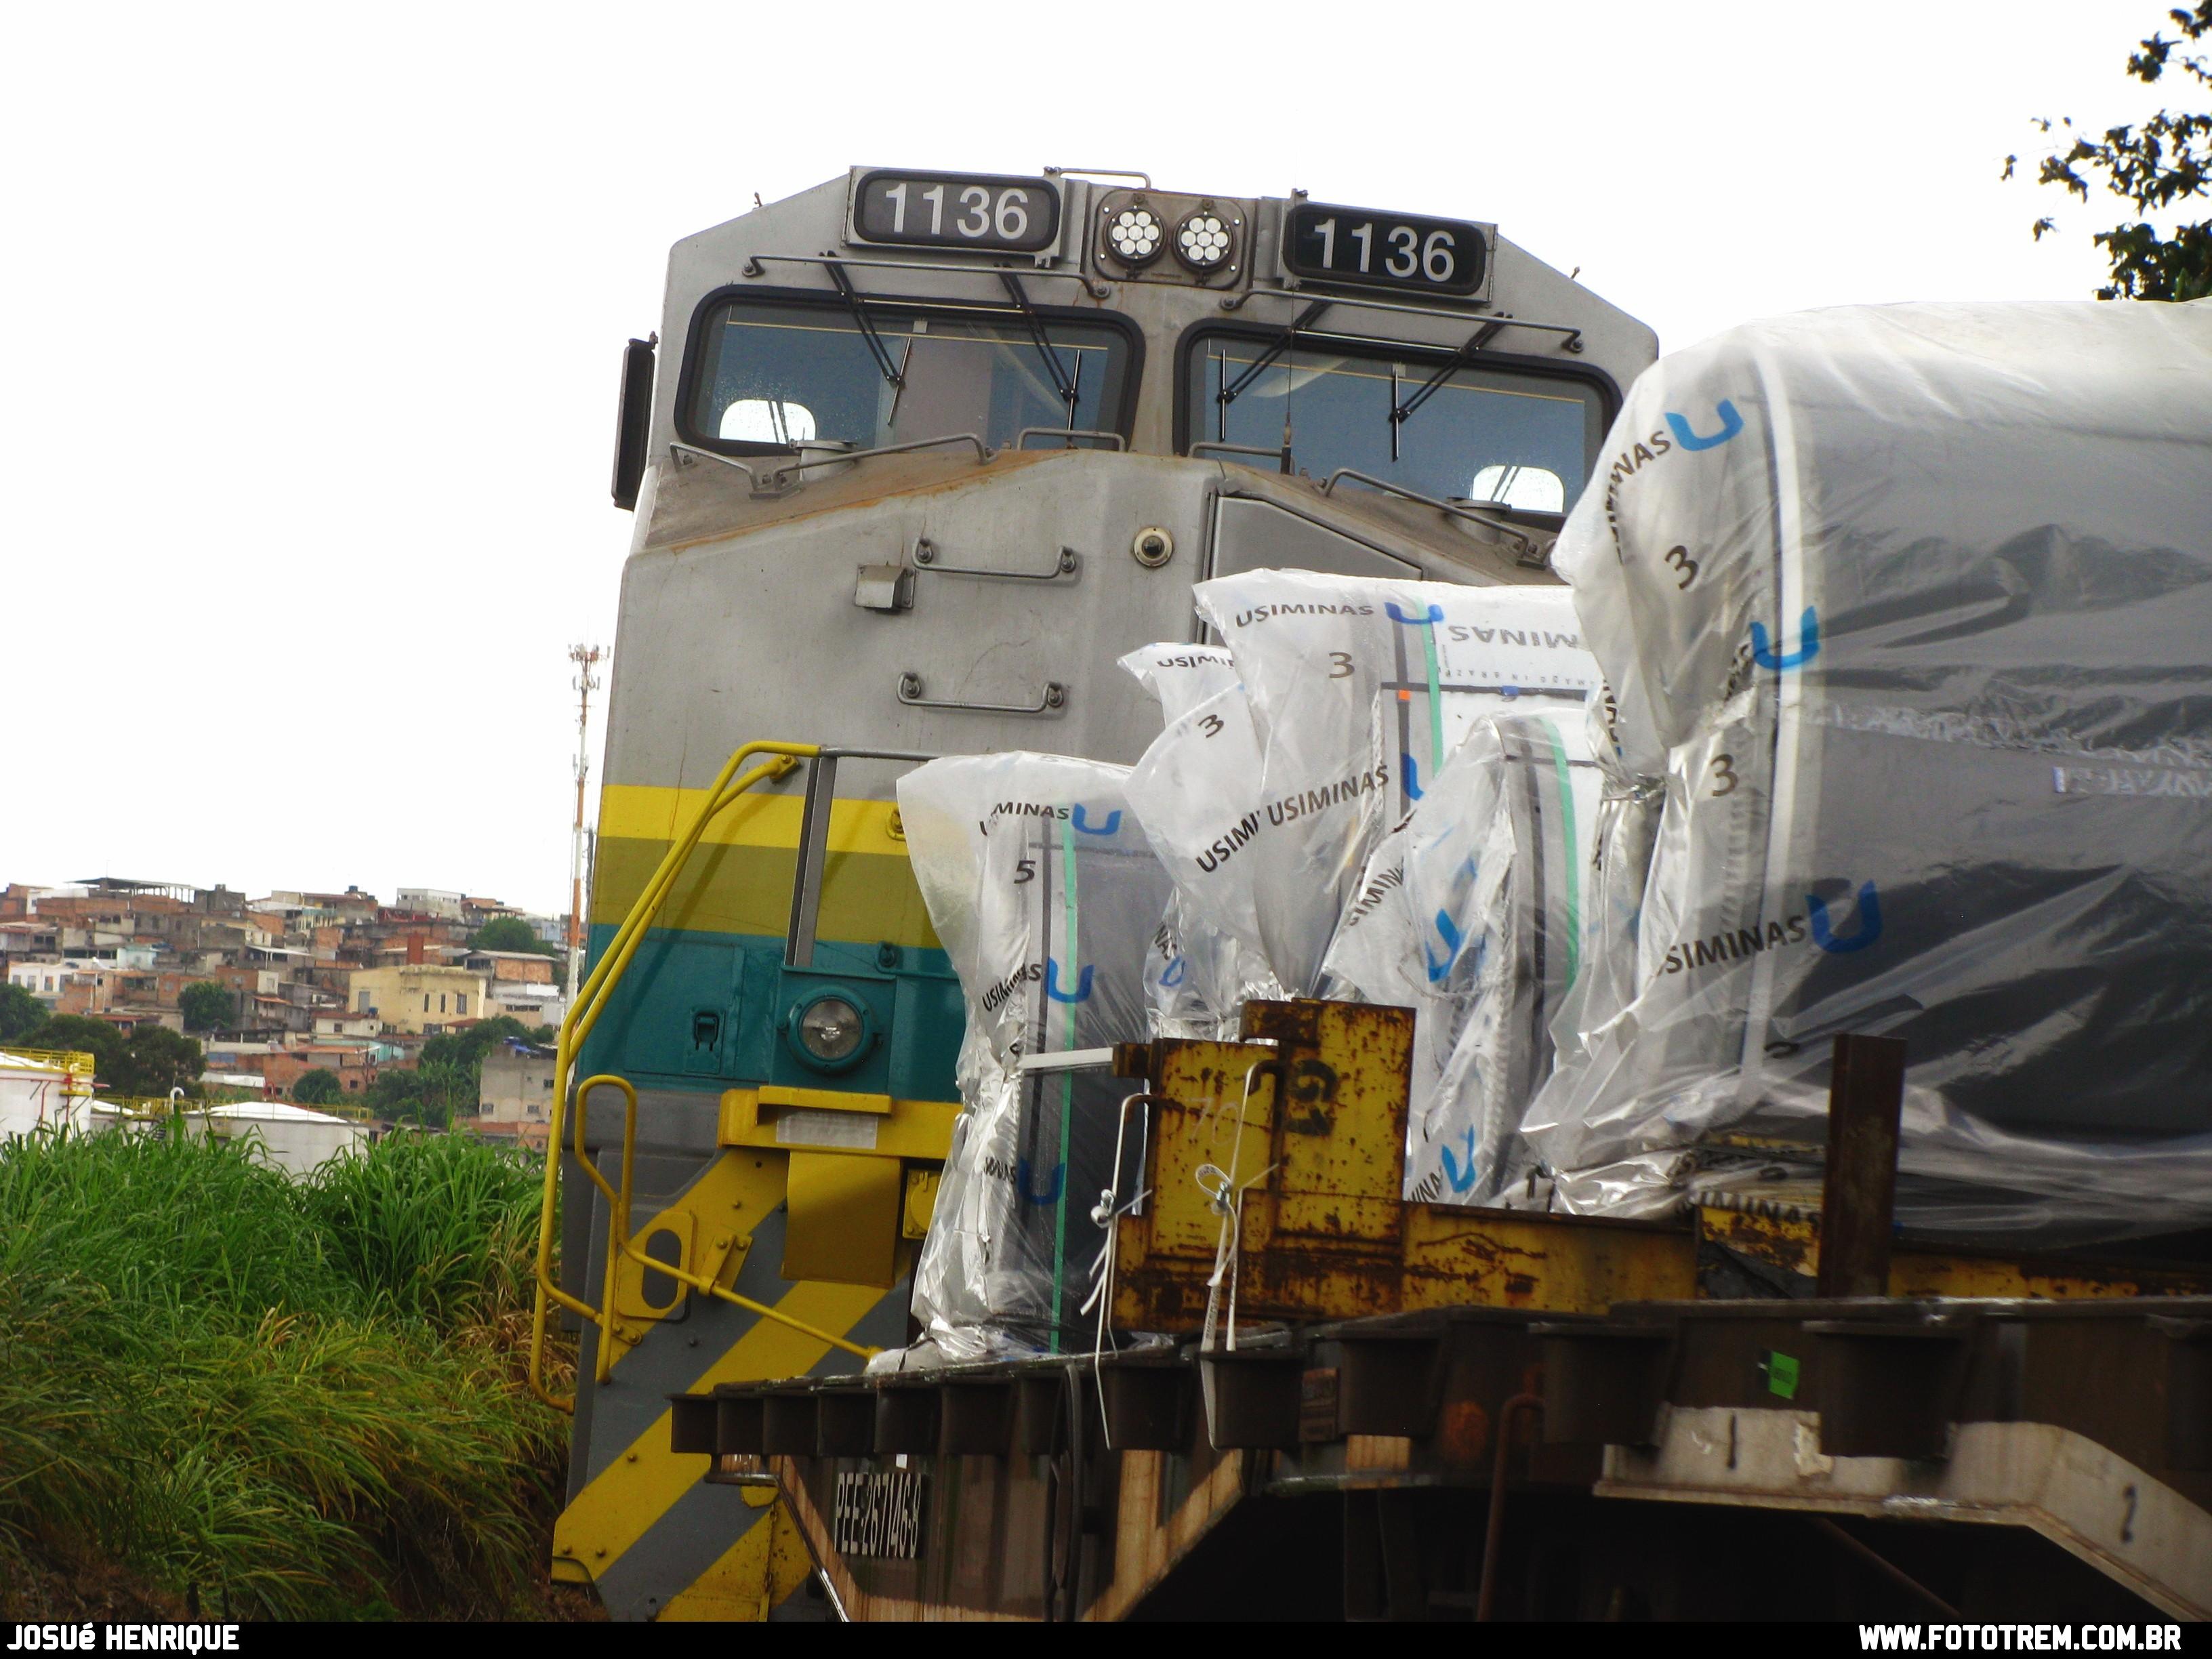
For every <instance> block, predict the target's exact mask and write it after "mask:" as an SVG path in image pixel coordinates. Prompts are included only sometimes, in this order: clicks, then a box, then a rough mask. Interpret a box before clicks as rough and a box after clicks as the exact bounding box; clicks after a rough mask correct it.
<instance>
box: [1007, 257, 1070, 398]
mask: <svg viewBox="0 0 2212 1659" xmlns="http://www.w3.org/2000/svg"><path fill="white" fill-rule="evenodd" d="M999 280H1000V282H1002V283H1005V284H1006V295H1007V297H1008V298H1010V299H1012V301H1013V302H1014V309H1015V310H1017V311H1018V312H1020V313H1021V314H1022V321H1023V322H1024V324H1025V325H1027V326H1028V328H1029V331H1030V343H1031V344H1032V345H1034V346H1036V349H1037V356H1040V357H1042V358H1043V359H1044V372H1045V373H1046V374H1049V375H1050V376H1052V386H1053V390H1054V391H1055V392H1059V393H1060V402H1062V403H1064V404H1066V405H1067V423H1068V425H1070V426H1073V425H1074V424H1075V404H1076V398H1077V397H1078V395H1079V394H1078V393H1077V392H1076V389H1075V382H1074V381H1073V380H1069V379H1068V378H1067V371H1066V369H1064V368H1061V367H1060V353H1059V352H1058V351H1057V350H1056V349H1054V346H1053V343H1052V340H1051V338H1050V337H1048V335H1047V334H1046V333H1045V331H1044V319H1043V318H1042V317H1040V316H1038V315H1037V314H1036V307H1034V306H1032V305H1031V304H1030V296H1029V290H1028V289H1024V287H1023V286H1022V279H1021V278H1020V277H1018V276H1015V275H1014V273H1013V272H1012V271H1011V270H1002V271H1000V273H999ZM1075 366H1076V368H1077V369H1078V370H1080V369H1081V368H1082V367H1083V356H1082V354H1081V353H1080V352H1079V353H1078V354H1077V355H1076V359H1075Z"/></svg>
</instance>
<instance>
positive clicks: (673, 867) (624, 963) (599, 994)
mask: <svg viewBox="0 0 2212 1659" xmlns="http://www.w3.org/2000/svg"><path fill="white" fill-rule="evenodd" d="M821 752H822V750H821V746H820V745H819V744H811V743H748V744H743V745H741V746H740V747H739V748H738V750H736V751H735V752H733V753H732V755H731V757H730V758H729V759H728V760H727V761H726V762H724V763H723V765H722V769H721V770H720V772H719V773H717V774H716V775H715V776H714V782H713V784H712V785H710V786H709V787H708V790H707V799H705V800H704V801H703V802H702V804H701V805H700V808H699V811H698V812H697V813H696V814H695V815H694V817H692V820H691V823H690V826H689V827H688V828H687V829H685V830H684V833H683V834H682V835H681V836H678V837H677V838H676V839H675V840H674V841H672V842H670V843H669V847H668V850H667V852H666V853H665V854H662V855H661V860H660V863H659V866H656V867H655V869H654V870H653V876H652V878H651V879H650V880H648V881H647V883H646V884H645V888H644V890H642V891H641V892H640V893H639V894H638V896H637V898H636V899H635V902H632V904H631V905H630V907H629V915H625V916H624V917H623V923H622V926H621V927H618V928H617V929H616V930H615V936H614V938H613V939H610V940H609V941H608V942H607V948H606V952H605V955H603V956H602V957H600V958H599V966H598V967H596V968H594V969H592V971H591V973H590V975H587V976H586V979H585V981H584V983H583V985H582V986H581V987H579V989H578V990H577V992H576V994H575V996H574V999H573V1000H571V1001H570V1004H569V1006H568V1014H567V1016H566V1017H565V1018H563V1019H562V1022H561V1035H560V1039H559V1042H558V1043H557V1044H556V1048H555V1049H554V1059H553V1109H552V1121H551V1122H550V1125H549V1126H548V1131H547V1134H546V1138H545V1139H546V1150H545V1182H544V1191H543V1194H542V1195H541V1197H540V1199H539V1200H538V1259H537V1294H536V1296H535V1297H534V1298H533V1302H532V1309H531V1319H530V1370H529V1382H530V1389H531V1392H532V1393H533V1394H535V1395H537V1396H538V1398H539V1399H540V1400H542V1401H544V1402H545V1403H546V1404H547V1405H549V1406H551V1407H554V1408H555V1409H556V1410H558V1411H564V1412H569V1411H574V1409H575V1407H576V1402H575V1401H574V1399H573V1398H572V1399H568V1400H559V1399H556V1398H555V1397H554V1396H553V1395H551V1394H550V1393H549V1392H547V1390H546V1388H545V1383H544V1376H545V1320H546V1314H547V1310H548V1307H549V1305H550V1304H559V1305H560V1306H562V1307H563V1308H566V1309H568V1310H569V1312H571V1313H573V1314H575V1315H576V1316H578V1317H580V1318H583V1319H588V1320H590V1321H591V1322H592V1323H593V1324H594V1325H597V1326H598V1327H599V1332H600V1342H599V1380H600V1381H602V1382H604V1381H605V1378H606V1370H605V1368H606V1367H607V1366H608V1365H610V1364H612V1360H611V1358H610V1356H609V1353H608V1349H609V1347H610V1346H611V1341H612V1324H613V1316H614V1304H613V1286H614V1259H615V1256H616V1255H617V1251H615V1250H609V1251H608V1252H607V1279H606V1285H605V1288H604V1289H603V1290H602V1292H601V1294H602V1296H603V1297H605V1298H606V1306H605V1310H601V1309H599V1308H594V1307H593V1306H592V1304H590V1303H588V1302H586V1301H584V1300H583V1299H582V1298H580V1297H574V1296H571V1295H569V1294H568V1292H567V1291H564V1290H562V1288H561V1287H560V1286H559V1285H556V1284H555V1283H554V1281H553V1212H554V1208H555V1206H556V1203H557V1202H558V1199H559V1191H560V1188H559V1185H558V1183H559V1181H560V1163H561V1142H562V1134H561V1129H562V1113H563V1112H564V1111H565V1110H566V1109H567V1107H568V1080H569V1079H570V1077H571V1076H572V1075H574V1069H575V1061H576V1055H577V1054H578V1053H579V1052H580V1050H581V1049H582V1048H583V1046H584V1042H585V1040H586V1038H588V1037H589V1036H591V1034H592V1027H593V1026H594V1025H596V1024H599V1014H600V1012H602V1011H603V1010H604V1009H605V1006H606V1002H607V998H608V996H609V994H611V992H612V991H613V989H614V987H615V986H617V984H619V983H620V982H621V981H622V977H623V975H624V974H625V973H627V972H628V971H629V964H630V958H631V957H635V955H636V954H637V947H638V945H639V944H640V943H641V941H642V940H643V939H644V938H645V935H646V933H647V930H648V929H650V928H651V927H652V926H653V919H654V918H655V917H656V916H658V915H659V914H660V910H661V907H662V906H663V905H665V903H666V902H667V901H668V896H669V894H670V893H671V891H673V890H674V889H675V886H676V878H677V877H678V876H679V875H680V874H682V873H683V870H684V865H685V864H687V863H688V862H689V861H690V857H691V854H692V853H693V852H694V851H695V850H696V848H697V847H698V845H699V842H700V839H701V838H702V836H704V835H705V834H706V833H707V826H708V824H710V823H713V822H714V819H715V818H716V817H719V816H720V814H721V813H722V812H724V811H726V810H727V809H728V808H729V807H730V806H731V805H733V804H735V802H736V801H737V800H738V798H739V797H741V796H743V795H744V794H745V793H747V792H748V791H750V789H752V788H753V787H754V786H755V785H757V784H759V783H762V782H763V781H768V780H770V779H775V778H781V777H784V776H787V775H789V774H790V773H791V771H792V770H793V769H794V768H796V767H797V766H798V764H799V762H800V761H802V760H811V759H812V758H814V757H816V756H817V755H819V754H820V753H821ZM756 756H766V757H768V759H767V760H766V761H765V762H764V763H763V764H761V765H759V766H756V767H754V768H752V769H750V771H747V772H744V773H743V774H742V775H740V774H739V772H738V768H739V767H740V766H743V765H744V763H745V762H746V761H748V760H750V759H752V758H753V757H756ZM603 1080H604V1081H606V1082H610V1083H614V1084H617V1085H619V1086H620V1087H622V1088H623V1090H624V1091H625V1093H626V1097H627V1099H628V1102H629V1110H628V1114H627V1117H628V1123H627V1124H626V1127H625V1128H624V1132H623V1133H624V1139H623V1181H622V1187H621V1188H620V1193H619V1196H618V1195H617V1188H614V1187H612V1186H611V1185H609V1183H608V1182H607V1179H606V1177H605V1176H602V1175H601V1174H600V1173H599V1170H598V1169H597V1168H596V1167H595V1166H594V1165H593V1164H592V1161H591V1160H590V1159H589V1158H586V1157H584V1156H583V1134H584V1122H583V1120H584V1112H583V1104H584V1101H583V1091H582V1090H579V1091H577V1095H576V1149H577V1162H578V1163H579V1164H582V1165H583V1167H584V1169H585V1171H586V1173H587V1174H588V1175H589V1176H591V1178H592V1181H593V1182H596V1183H597V1184H598V1185H599V1188H600V1189H601V1191H603V1192H605V1194H607V1196H608V1199H609V1201H610V1202H611V1203H613V1204H615V1206H616V1216H617V1225H619V1226H620V1227H621V1229H622V1231H623V1234H624V1235H625V1236H626V1235H627V1233H628V1231H629V1167H630V1139H631V1137H632V1136H633V1135H634V1133H635V1120H636V1111H637V1106H636V1099H637V1097H636V1091H635V1090H633V1089H631V1088H630V1086H629V1084H628V1083H626V1082H623V1079H619V1078H615V1077H607V1078H605V1079H601V1078H593V1079H591V1083H589V1084H586V1085H585V1086H586V1088H588V1087H590V1086H591V1085H592V1084H596V1083H599V1082H601V1081H603ZM653 1266H654V1267H658V1268H659V1269H660V1271H662V1272H664V1273H665V1272H667V1271H668V1269H667V1268H666V1267H663V1266H662V1264H660V1263H659V1262H655V1263H653ZM676 1276H677V1277H679V1278H682V1277H685V1276H684V1275H680V1274H679V1275H676ZM717 1293H718V1294H728V1293H726V1292H720V1291H718V1292H717ZM754 1305H755V1306H756V1310H757V1311H762V1312H769V1311H770V1310H764V1309H759V1308H758V1307H757V1304H754ZM771 1316H775V1315H773V1314H771ZM775 1317H781V1316H775ZM783 1322H784V1323H786V1324H792V1325H795V1324H797V1323H798V1322H797V1321H795V1320H792V1319H788V1318H785V1319H783ZM802 1328H803V1327H802ZM815 1334H819V1333H815Z"/></svg>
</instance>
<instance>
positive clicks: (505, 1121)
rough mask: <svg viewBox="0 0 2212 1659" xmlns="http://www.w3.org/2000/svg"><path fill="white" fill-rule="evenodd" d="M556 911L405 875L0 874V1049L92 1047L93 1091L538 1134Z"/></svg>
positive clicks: (561, 923) (560, 975) (557, 976)
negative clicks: (296, 883) (362, 879)
mask: <svg viewBox="0 0 2212 1659" xmlns="http://www.w3.org/2000/svg"><path fill="white" fill-rule="evenodd" d="M567 935H568V918H566V917H564V916H547V915H530V914H528V913H526V912H524V911H522V910H520V909H519V908H516V907H514V906H512V905H508V904H505V903H502V902H500V901H498V900H496V899H491V898H484V897H479V896H472V895H469V894H465V893H459V892H452V891H446V890H439V889H434V888H401V889H400V890H398V892H397V893H396V894H395V895H394V896H393V897H392V901H391V902H388V903H387V902H384V901H383V900H381V899H380V898H379V897H378V896H376V895H374V894H373V893H367V892H363V891H362V890H361V889H359V888H357V887H348V888H347V889H346V890H344V891H343V892H309V891H277V892H272V893H270V894H268V895H266V896H262V897H258V898H252V897H248V896H246V894H245V893H243V892H240V891H236V890H233V889H230V888H228V887H225V886H222V885H216V886H215V887H211V888H205V887H195V886H191V885H188V884H175V883H167V882H155V881H143V880H130V879H124V878H113V877H106V878H96V879H90V880H85V881H79V882H72V883H69V884H62V885H56V886H47V887H40V886H34V885H27V884H21V883H10V884H8V886H7V887H6V888H5V890H0V965H4V969H5V975H6V980H5V984H4V985H0V1051H5V1053H6V1054H11V1055H15V1056H17V1057H19V1058H21V1059H29V1060H35V1058H36V1056H37V1055H39V1054H55V1053H66V1052H75V1053H78V1054H91V1055H93V1056H94V1060H95V1061H96V1062H97V1070H98V1074H99V1075H98V1085H97V1086H98V1089H99V1091H100V1094H101V1095H102V1096H106V1097H134V1096H157V1095H166V1094H167V1092H168V1091H170V1090H171V1089H173V1088H183V1089H184V1090H185V1092H186V1093H187V1094H188V1095H190V1096H191V1097H194V1098H197V1099H204V1100H208V1101H214V1102H222V1103H234V1104H235V1103H249V1102H253V1101H272V1102H273V1101H283V1102H291V1103H296V1104H298V1105H300V1106H304V1107H310V1108H313V1109H321V1110H325V1111H331V1112H335V1113H336V1114H337V1115H343V1116H346V1117H351V1118H356V1119H359V1118H367V1119H370V1120H381V1121H390V1122H418V1123H422V1124H424V1125H427V1126H428V1127H448V1126H460V1125H465V1126H466V1127H471V1128H473V1129H475V1130H477V1132H478V1133H485V1134H489V1135H493V1136H496V1137H500V1138H502V1139H514V1140H516V1141H519V1142H520V1143H522V1144H526V1145H539V1144H542V1143H543V1140H544V1132H545V1131H544V1122H545V1117H546V1107H547V1103H548V1102H549V1101H550V1088H551V1082H552V1055H551V1049H550V1042H551V1037H552V1032H553V1029H554V1028H555V1027H556V1026H557V1025H558V1024H559V1022H560V1020H561V1018H562V1014H563V1012H565V995H566V987H565V981H566V978H567V968H568V963H567V959H566V952H565V950H564V941H565V940H566V939H567Z"/></svg>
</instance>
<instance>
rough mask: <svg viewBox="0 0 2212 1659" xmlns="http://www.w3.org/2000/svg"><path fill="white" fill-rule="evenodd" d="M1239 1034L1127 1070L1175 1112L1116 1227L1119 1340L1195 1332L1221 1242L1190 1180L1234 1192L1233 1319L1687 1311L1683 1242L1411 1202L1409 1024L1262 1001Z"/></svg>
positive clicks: (1338, 1009) (1171, 1048) (1204, 1196)
mask: <svg viewBox="0 0 2212 1659" xmlns="http://www.w3.org/2000/svg"><path fill="white" fill-rule="evenodd" d="M1245 1032H1246V1036H1247V1037H1248V1038H1249V1039H1250V1040H1249V1041H1247V1042H1235V1043H1231V1042H1181V1041H1172V1040H1163V1041H1161V1042H1155V1043H1152V1044H1149V1045H1140V1046H1138V1047H1135V1048H1131V1049H1129V1050H1127V1051H1126V1052H1125V1053H1124V1054H1123V1055H1122V1057H1121V1069H1123V1070H1124V1071H1125V1072H1127V1073H1132V1074H1133V1075H1136V1076H1141V1077H1144V1078H1146V1079H1149V1080H1150V1083H1151V1085H1152V1090H1153V1091H1154V1092H1155V1093H1156V1094H1158V1095H1159V1096H1162V1097H1165V1098H1166V1099H1167V1100H1169V1101H1170V1102H1172V1104H1169V1105H1163V1106H1160V1107H1158V1108H1157V1109H1155V1111H1154V1114H1153V1117H1152V1124H1151V1133H1150V1137H1149V1146H1148V1155H1147V1156H1148V1168H1147V1170H1146V1188H1147V1189H1148V1190H1149V1192H1150V1193H1151V1194H1152V1196H1151V1198H1150V1200H1148V1202H1147V1204H1146V1208H1145V1211H1144V1212H1143V1213H1141V1214H1138V1215H1132V1216H1129V1217H1127V1218H1124V1219H1123V1220H1122V1222H1121V1236H1120V1238H1119V1241H1118V1243H1117V1245H1116V1257H1117V1260H1116V1274H1115V1322H1116V1323H1117V1324H1118V1325H1120V1326H1121V1327H1123V1328H1127V1329H1135V1330H1155V1331H1167V1332H1171V1333H1172V1332H1186V1331H1192V1330H1195V1329H1197V1328H1199V1326H1200V1323H1201V1322H1202V1321H1203V1320H1204V1317H1205V1314H1206V1301H1207V1297H1208V1293H1209V1285H1208V1281H1209V1280H1210V1279H1212V1276H1213V1270H1214V1263H1215V1256H1216V1251H1217V1249H1218V1247H1219V1246H1220V1245H1221V1243H1222V1241H1223V1238H1224V1236H1225V1227H1224V1221H1223V1217H1222V1215H1221V1214H1220V1212H1218V1210H1217V1209H1216V1208H1215V1207H1214V1206H1213V1205H1212V1200H1211V1198H1210V1195H1209V1192H1208V1189H1207V1188H1206V1185H1204V1184H1202V1183H1201V1181H1200V1171H1201V1170H1206V1169H1207V1168H1208V1167H1211V1168H1212V1170H1218V1171H1221V1172H1223V1173H1224V1174H1225V1175H1228V1176H1231V1184H1232V1185H1234V1186H1236V1187H1237V1188H1241V1189H1243V1202H1242V1207H1241V1211H1240V1213H1239V1217H1238V1225H1237V1230H1236V1231H1237V1238H1238V1240H1239V1245H1240V1248H1239V1249H1238V1261H1237V1286H1236V1290H1237V1297H1236V1300H1237V1315H1238V1317H1239V1318H1240V1319H1242V1320H1251V1321H1264V1320H1330V1319H1352V1318H1358V1317H1361V1316H1368V1315H1379V1314H1391V1313H1397V1312H1400V1311H1402V1310H1414V1309H1422V1308H1440V1307H1461V1306H1470V1305H1471V1306H1497V1307H1511V1308H1527V1309H1530V1310H1539V1311H1547V1312H1594V1311H1596V1310H1601V1309H1603V1308H1604V1307H1606V1306H1607V1304H1609V1303H1613V1302H1616V1301H1624V1300H1636V1299H1648V1298H1652V1297H1669V1296H1688V1295H1690V1294H1692V1291H1693V1289H1694V1285H1695V1267H1696V1254H1695V1241H1694V1239H1693V1238H1692V1235H1691V1232H1690V1230H1689V1228H1688V1226H1687V1225H1686V1224H1685V1225H1671V1224H1669V1225H1656V1224H1650V1223H1642V1222H1612V1221H1591V1220H1586V1219H1580V1218H1569V1217H1561V1216H1549V1215H1544V1214H1541V1213H1537V1212H1520V1211H1516V1212H1507V1211H1477V1210H1467V1209H1455V1208H1450V1207H1447V1206H1431V1205H1408V1204H1406V1203H1404V1202H1403V1201H1402V1200H1401V1196H1400V1194H1401V1192H1402V1190H1403V1185H1404V1179H1405V1150H1404V1149H1405V1115H1406V1097H1407V1079H1408V1074H1409V1071H1410V1066H1411V1053H1412V1047H1411V1045H1412V1036H1413V1030H1412V1020H1411V1018H1410V1016H1409V1015H1408V1014H1407V1012H1406V1011H1405V1010H1403V1009H1395V1008H1379V1007H1370V1006H1360V1005H1353V1004H1347V1003H1334V1002H1314V1001H1295V1002H1279V1003H1253V1004H1250V1005H1249V1006H1248V1007H1247V1009H1246V1011H1245ZM1248 1082H1249V1088H1248ZM1217 1184H1218V1183H1217Z"/></svg>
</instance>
